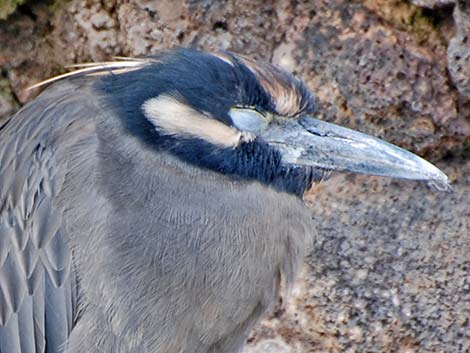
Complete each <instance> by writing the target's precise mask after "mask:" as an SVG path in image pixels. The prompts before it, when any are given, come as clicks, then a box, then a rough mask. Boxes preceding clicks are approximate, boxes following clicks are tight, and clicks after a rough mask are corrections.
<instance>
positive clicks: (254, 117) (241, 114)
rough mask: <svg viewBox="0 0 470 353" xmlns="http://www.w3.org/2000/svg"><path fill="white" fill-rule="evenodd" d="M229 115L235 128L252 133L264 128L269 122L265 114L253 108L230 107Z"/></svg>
mask: <svg viewBox="0 0 470 353" xmlns="http://www.w3.org/2000/svg"><path fill="white" fill-rule="evenodd" d="M229 115H230V118H231V119H232V123H233V125H234V126H235V127H236V128H237V129H239V130H241V131H247V132H251V133H254V134H257V133H259V132H261V131H263V130H265V129H266V127H267V126H268V124H269V119H268V118H267V117H266V116H264V115H263V114H261V113H259V112H257V111H256V110H253V109H248V108H232V109H230V112H229Z"/></svg>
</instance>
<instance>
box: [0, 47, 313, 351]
mask: <svg viewBox="0 0 470 353" xmlns="http://www.w3.org/2000/svg"><path fill="white" fill-rule="evenodd" d="M171 55H173V56H170V59H171V60H172V62H177V64H178V65H183V64H184V65H190V64H189V63H188V62H185V60H188V58H189V59H191V60H193V59H194V58H195V61H196V63H195V65H197V60H209V62H210V63H211V65H212V66H209V69H208V68H207V67H204V68H203V70H202V71H204V70H206V71H207V70H209V71H208V72H210V73H211V71H210V70H212V69H214V72H213V73H212V75H213V77H212V78H211V80H212V81H210V83H211V84H215V86H214V87H215V88H214V87H209V88H210V89H216V90H217V89H219V91H220V92H218V93H217V94H216V95H214V96H212V97H206V96H204V97H203V98H204V99H206V101H207V102H206V101H204V100H203V99H202V98H198V90H199V91H200V90H204V87H206V86H208V85H207V83H205V82H201V83H198V84H197V83H195V82H192V83H189V84H188V83H185V84H184V85H183V86H184V87H185V89H186V88H187V87H188V85H189V88H188V89H187V90H186V91H185V90H184V89H182V88H181V87H179V86H178V82H176V83H175V82H173V81H171V80H169V78H171V77H173V78H178V77H179V76H178V75H183V74H184V73H185V70H181V72H179V71H177V70H176V69H174V68H173V67H172V66H171V64H168V65H167V67H165V64H161V63H160V62H158V63H155V64H153V65H154V66H155V67H154V68H153V70H154V71H149V72H158V70H160V73H159V74H155V77H153V78H152V77H148V72H147V73H146V72H144V71H145V70H151V69H152V66H151V65H150V68H146V67H144V68H141V69H139V70H136V71H131V72H128V73H124V74H122V75H116V77H114V76H113V75H112V74H111V75H107V76H106V77H105V78H103V77H101V76H98V77H94V76H93V77H79V78H75V79H72V80H66V81H64V82H60V83H58V84H56V85H54V86H53V87H51V88H50V89H48V90H46V91H45V92H43V93H42V94H41V95H40V96H39V97H38V98H37V99H36V100H35V101H34V102H32V103H30V104H28V105H26V106H25V107H24V108H23V109H22V110H21V111H20V112H19V113H18V114H17V116H15V117H14V118H12V119H11V121H10V122H9V123H8V124H7V126H6V127H4V128H3V129H2V130H1V131H0V161H1V164H0V352H1V353H20V352H21V353H40V352H49V353H62V352H65V353H85V352H86V353H95V352H96V353H98V352H110V353H131V352H132V353H147V352H149V353H150V352H152V353H173V352H174V353H216V352H217V353H231V352H238V351H239V350H240V348H241V347H242V345H243V343H244V340H245V338H246V337H247V335H248V333H249V331H250V329H251V328H252V327H253V325H254V324H255V323H256V322H257V321H258V320H259V319H260V317H262V315H263V314H264V313H265V312H266V311H267V310H268V309H269V308H270V307H271V306H272V305H273V303H274V302H275V300H276V298H277V297H278V295H279V291H280V288H281V287H286V288H287V287H289V285H290V284H291V283H292V280H293V278H294V275H295V272H296V270H297V268H298V266H299V265H300V263H301V261H302V259H303V257H304V255H305V252H306V250H307V249H308V245H309V244H310V243H311V242H312V241H313V239H314V234H315V223H314V221H313V220H312V219H311V215H310V212H308V210H307V208H306V207H305V206H304V204H303V202H302V200H301V198H300V197H299V196H300V195H301V194H302V193H303V191H304V190H305V189H307V188H308V187H309V186H310V185H311V184H312V182H313V181H314V180H316V179H321V177H322V171H321V170H320V169H318V170H317V169H311V168H300V169H299V168H298V166H292V167H291V166H288V165H284V164H283V163H282V162H281V159H280V154H279V153H278V150H277V149H272V150H271V149H269V146H268V145H267V144H265V143H260V142H259V141H258V140H256V139H255V140H254V137H253V136H252V135H251V133H250V134H245V133H244V132H243V131H242V133H240V131H238V130H237V129H235V128H233V126H234V125H230V124H229V123H227V121H226V120H227V117H226V116H223V117H222V116H220V115H219V116H218V114H219V113H218V112H221V111H225V112H226V111H228V109H229V108H230V107H231V106H232V105H236V106H242V108H245V107H248V106H250V107H251V105H250V104H245V103H244V102H243V101H241V102H240V100H243V99H244V98H243V94H248V93H247V92H251V93H253V92H252V91H253V89H252V88H253V87H251V86H250V87H251V88H250V87H248V88H247V87H242V85H241V84H240V83H243V79H244V78H243V77H241V78H240V77H238V76H237V74H238V73H236V72H235V74H233V75H232V76H230V75H229V79H228V80H226V79H225V78H224V79H221V78H220V77H218V75H220V70H222V69H224V70H230V67H229V65H232V67H233V66H234V64H233V63H232V64H230V63H228V62H227V61H228V60H229V59H227V58H226V57H223V58H219V57H215V56H210V55H208V54H204V55H205V56H203V57H202V59H201V58H200V57H199V55H203V54H199V53H197V52H185V51H183V52H182V53H181V52H180V53H179V54H178V53H177V54H171ZM178 55H180V56H178ZM165 58H166V57H164V60H167V59H165ZM178 60H180V62H179V63H178ZM211 60H212V61H211ZM230 60H236V59H234V58H230ZM158 65H162V66H158ZM214 65H215V66H217V65H219V66H220V70H219V69H217V68H213V66H214ZM161 67H163V68H161ZM172 68H173V69H174V71H175V70H176V72H171V70H172ZM192 69H194V68H191V67H190V68H189V70H192ZM165 70H166V71H165ZM168 71H169V72H170V74H172V75H173V76H171V75H170V74H168V75H167V76H165V75H166V73H167V72H168ZM234 71H235V70H234ZM255 71H256V70H255ZM203 73H204V72H203ZM243 74H246V72H245V73H243ZM126 75H127V76H126ZM139 75H140V76H139ZM240 75H242V74H240ZM142 77H146V79H147V81H145V83H146V84H147V87H144V88H145V89H146V91H145V92H146V93H145V94H143V93H142V92H143V88H142V87H141V86H139V85H138V82H137V81H139V80H140V81H139V82H141V81H142V80H143V79H142ZM195 77H196V78H197V75H196V76H195ZM275 78H276V77H274V76H273V79H275ZM278 78H279V79H287V78H288V76H279V77H278ZM152 79H153V80H154V81H152ZM249 79H253V77H251V78H250V77H249ZM149 82H153V83H154V85H155V86H154V87H149V86H148V84H149ZM214 82H215V83H214ZM292 82H294V81H292ZM295 83H296V84H299V83H298V82H297V81H295ZM217 84H218V85H219V86H220V87H218V88H217V87H216V86H217ZM224 85H225V86H224ZM209 86H210V85H209ZM168 87H170V88H171V89H169V88H168ZM279 87H280V86H279ZM292 87H293V88H292ZM296 87H297V88H296ZM163 88H165V89H163ZM206 88H207V87H206ZM291 88H292V89H293V90H294V89H297V91H296V92H297V93H298V94H299V95H301V94H305V95H306V93H305V92H303V91H302V89H303V86H295V85H292V86H291ZM231 89H234V90H236V89H238V90H239V91H243V92H242V94H239V92H236V93H235V94H234V97H235V98H233V101H232V100H230V97H228V96H224V94H225V93H226V92H225V91H227V92H228V91H230V90H231ZM256 89H259V87H258V88H256ZM256 89H255V90H256ZM245 91H246V92H245ZM266 91H269V88H268V87H266ZM224 92H225V93H224ZM255 93H256V92H255ZM265 93H266V92H264V93H262V95H263V94H265ZM281 93H282V92H281ZM168 94H170V95H171V97H172V98H171V99H164V100H162V99H161V98H162V97H163V98H165V97H168ZM256 94H258V93H256ZM136 97H137V98H136ZM155 97H160V100H152V98H155ZM219 98H225V99H226V101H225V102H224V101H223V100H222V101H221V102H222V103H220V102H219V101H218V99H219ZM261 98H262V99H260V97H258V100H257V101H253V102H252V103H253V104H252V105H253V106H254V105H257V104H259V105H260V107H261V106H262V105H263V104H268V103H269V104H271V105H270V107H271V108H269V109H272V112H273V113H276V112H279V111H280V110H282V109H284V111H285V112H286V114H287V113H289V112H287V111H288V110H289V109H288V108H289V107H287V108H286V105H284V106H282V105H280V104H278V105H277V108H272V106H273V104H272V103H273V102H274V103H276V100H275V99H272V100H271V101H270V102H268V103H266V102H263V99H264V98H265V97H264V96H263V97H261ZM176 99H177V100H176ZM197 99H201V101H200V102H202V103H201V104H200V105H197V104H195V103H194V102H195V101H196V100H197ZM302 99H305V100H306V102H307V103H305V102H304V103H302V104H300V103H299V102H302ZM308 99H310V97H309V96H308V95H306V96H303V97H301V98H299V97H296V98H295V99H291V102H290V104H291V106H290V108H292V106H295V105H297V108H296V109H297V110H298V111H293V114H292V115H296V114H297V113H299V114H300V113H302V110H303V109H304V110H305V112H306V113H309V112H310V110H311V109H310V108H311V107H310V106H309V104H310V103H308ZM211 101H212V104H213V106H211V103H210V102H211ZM182 102H184V105H182ZM277 103H279V101H278V102H277ZM288 103H289V102H288ZM286 104H287V103H286ZM274 106H276V104H274ZM162 107H164V108H165V109H166V110H165V111H167V112H168V111H171V109H173V111H175V112H176V113H175V114H174V115H175V118H176V119H177V117H178V116H179V115H180V119H181V120H184V121H185V122H186V125H185V127H184V129H186V130H184V131H182V130H181V129H182V128H181V126H180V125H177V124H174V121H173V120H172V121H170V122H168V121H166V120H165V118H164V117H162V116H161V111H160V110H159V109H160V108H162ZM188 107H190V108H191V109H189V108H188ZM263 107H264V108H266V106H263ZM178 109H179V110H178ZM276 109H277V110H276ZM294 110H295V109H294ZM178 112H180V113H178ZM181 112H184V114H183V113H181ZM294 113H295V114H294ZM289 114H290V113H289ZM244 118H245V117H244ZM191 119H193V120H191ZM212 119H214V120H217V121H213V120H212ZM233 119H235V118H233ZM250 119H251V118H250ZM194 121H197V122H198V124H199V125H198V126H197V127H194V126H189V125H191V124H193V122H194ZM234 121H235V120H234ZM207 122H209V123H210V124H211V125H207V126H205V125H204V124H206V123H207ZM222 123H224V125H223V126H222V125H221V124H222ZM243 123H245V120H243ZM188 124H189V125H188ZM200 124H203V125H204V129H199V126H200ZM225 124H227V125H225ZM234 124H235V123H234ZM250 124H251V125H250ZM235 125H236V124H235ZM248 125H249V127H250V128H251V126H252V123H251V120H250V121H249V123H248ZM227 126H230V129H229V130H227V129H228V128H227ZM215 133H217V134H218V135H214V134H215ZM220 134H225V135H224V136H225V137H224V139H220V138H219V137H220ZM233 138H239V141H238V140H237V141H236V144H235V145H231V144H233V142H231V141H232V139H233ZM276 143H278V141H276Z"/></svg>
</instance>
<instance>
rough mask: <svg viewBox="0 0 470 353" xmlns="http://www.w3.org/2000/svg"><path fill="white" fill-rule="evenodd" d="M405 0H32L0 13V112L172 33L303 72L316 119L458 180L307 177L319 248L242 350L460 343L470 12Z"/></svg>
mask: <svg viewBox="0 0 470 353" xmlns="http://www.w3.org/2000/svg"><path fill="white" fill-rule="evenodd" d="M412 3H413V4H414V5H413V4H411V2H408V1H404V0H393V1H390V0H374V1H372V0H356V1H349V0H314V1H309V2H294V1H288V0H280V1H262V0H257V1H249V0H243V1H235V0H225V1H220V2H219V1H211V0H201V1H194V0H177V1H170V0H164V1H158V2H157V1H150V0H133V1H131V0H106V1H105V0H72V1H69V2H59V4H56V5H47V4H46V3H45V2H35V1H30V2H29V3H27V4H26V5H23V6H21V7H20V8H18V10H17V12H16V13H14V14H13V15H11V16H10V17H9V18H8V19H7V20H4V21H0V126H1V125H2V121H3V120H4V119H5V118H6V117H8V116H9V115H10V114H12V112H14V111H15V110H16V109H18V108H19V106H20V105H21V104H24V103H25V102H27V101H29V100H30V99H32V98H33V97H34V95H35V94H36V93H37V91H34V90H33V91H27V90H26V87H28V86H29V85H31V84H33V83H35V82H38V81H40V80H42V79H45V78H47V77H50V76H52V75H55V74H58V73H61V72H63V71H64V69H63V67H64V66H65V65H68V64H72V63H76V62H86V61H99V60H106V59H109V58H111V57H112V56H113V55H125V56H138V55H145V54H149V53H155V52H157V51H159V50H162V49H166V48H169V47H174V46H191V47H197V48H203V49H206V50H217V49H228V50H233V51H235V52H239V53H243V54H245V55H249V56H252V57H255V58H258V59H263V60H268V61H272V62H274V63H275V64H277V65H280V66H282V67H284V68H285V69H287V70H289V71H292V72H294V73H295V74H296V75H298V76H299V77H301V78H302V79H303V80H305V82H306V83H307V85H308V86H309V87H310V88H311V89H312V91H313V92H315V94H316V96H317V97H318V102H319V110H318V116H319V117H320V118H322V119H325V120H329V121H332V122H335V123H339V124H342V125H347V126H350V127H352V128H354V129H358V130H362V131H364V132H366V133H370V134H373V135H375V136H378V137H381V138H384V139H387V140H389V141H391V142H393V143H396V144H399V145H400V146H403V147H406V148H408V149H411V150H413V151H415V152H417V153H419V154H421V155H424V156H426V157H428V158H430V159H432V160H434V161H439V166H440V167H442V168H443V170H444V171H445V172H447V173H448V174H449V175H450V176H451V178H452V180H453V181H454V189H455V192H454V193H453V194H441V193H435V192H432V191H430V190H428V189H427V188H426V186H425V185H422V184H415V183H410V182H400V181H388V180H384V179H379V178H371V177H360V176H356V177H354V176H350V175H337V176H334V177H333V178H332V179H331V180H330V181H328V182H326V183H324V184H321V185H320V186H318V187H316V188H315V189H313V190H312V192H311V193H310V194H309V195H308V197H307V201H308V204H309V205H310V207H311V208H312V211H313V214H314V217H316V219H317V220H318V229H317V231H318V235H317V238H316V242H315V246H314V248H313V249H312V252H311V254H310V256H309V257H308V259H307V261H306V265H305V269H304V272H303V274H302V276H301V277H300V278H299V281H298V285H297V286H296V288H294V290H293V293H292V294H293V295H292V296H290V297H289V298H285V302H284V303H283V305H280V306H279V308H278V309H277V310H276V311H275V313H274V314H273V315H272V317H271V318H270V319H268V320H266V321H264V322H263V323H262V324H261V325H259V326H258V327H257V329H256V330H255V331H254V333H253V335H252V337H251V338H250V340H249V344H248V346H247V348H246V352H245V353H258V352H273V353H281V352H282V353H284V352H299V353H300V352H302V353H303V352H402V353H405V352H410V353H411V352H452V353H454V352H468V351H470V333H469V332H470V312H469V310H470V257H469V256H468V254H469V253H470V245H469V244H470V235H469V234H470V221H469V220H470V212H469V207H468V204H469V202H470V196H469V195H470V177H469V175H470V153H469V146H470V98H469V97H470V88H469V77H470V69H469V67H470V66H469V65H470V63H469V62H470V59H469V58H470V48H469V43H470V41H467V37H468V36H469V35H470V34H469V31H470V27H469V23H470V20H469V13H470V12H469V9H468V5H467V2H466V1H465V0H461V1H457V5H456V7H455V10H454V9H453V8H452V3H454V1H449V0H434V1H432V0H413V1H412ZM424 7H426V9H424ZM2 118H3V120H2Z"/></svg>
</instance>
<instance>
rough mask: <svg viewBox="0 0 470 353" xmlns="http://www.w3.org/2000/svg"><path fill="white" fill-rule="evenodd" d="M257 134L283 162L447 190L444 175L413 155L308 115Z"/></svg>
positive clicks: (448, 187) (447, 184) (274, 124)
mask: <svg viewBox="0 0 470 353" xmlns="http://www.w3.org/2000/svg"><path fill="white" fill-rule="evenodd" d="M261 137H262V138H263V139H264V140H265V141H266V142H268V143H269V144H270V145H274V146H276V147H277V148H278V149H279V150H280V152H281V153H282V156H283V160H284V161H285V162H286V163H290V164H296V165H306V166H313V167H320V168H324V169H328V170H338V171H347V172H352V173H361V174H371V175H379V176H386V177H392V178H402V179H411V180H422V181H427V182H428V183H430V184H433V185H435V186H436V187H437V188H438V189H440V190H450V186H449V183H448V179H447V176H446V175H445V174H444V173H443V172H441V171H440V170H439V169H438V168H436V167H435V166H434V165H432V164H431V163H429V162H427V161H425V160H424V159H422V158H420V157H418V156H416V155H415V154H413V153H411V152H408V151H405V150H404V149H401V148H399V147H397V146H394V145H392V144H390V143H388V142H385V141H382V140H379V139H377V138H375V137H372V136H369V135H366V134H363V133H360V132H357V131H354V130H350V129H347V128H344V127H341V126H338V125H334V124H331V123H327V122H324V121H320V120H317V119H314V118H312V117H309V116H304V117H302V118H300V119H298V120H296V119H282V120H280V121H278V122H277V123H272V124H270V127H269V128H268V129H267V130H265V132H263V133H262V135H261Z"/></svg>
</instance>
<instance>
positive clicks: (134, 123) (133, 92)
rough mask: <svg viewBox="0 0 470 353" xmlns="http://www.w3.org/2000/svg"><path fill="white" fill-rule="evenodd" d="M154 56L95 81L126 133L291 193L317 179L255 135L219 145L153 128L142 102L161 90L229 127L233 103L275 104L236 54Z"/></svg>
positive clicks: (264, 108) (269, 108)
mask: <svg viewBox="0 0 470 353" xmlns="http://www.w3.org/2000/svg"><path fill="white" fill-rule="evenodd" d="M153 59H154V60H155V62H154V63H150V64H148V65H145V66H143V67H142V68H140V69H138V70H134V71H130V72H127V73H121V74H117V75H113V74H110V75H107V76H103V77H101V78H100V79H99V80H98V81H97V83H96V88H97V89H98V90H101V91H104V92H105V93H106V99H109V101H110V105H111V106H112V107H114V108H115V109H116V111H117V115H118V116H119V118H120V119H122V123H123V125H124V127H125V128H126V129H127V130H128V131H129V133H130V134H132V135H134V136H136V137H138V138H139V139H141V140H142V141H143V142H144V143H145V144H147V145H148V146H151V147H152V148H155V149H156V150H157V151H161V150H166V151H170V152H171V153H173V154H175V155H176V156H178V157H179V158H181V159H182V160H184V161H187V162H189V163H191V164H193V165H197V166H200V167H203V168H208V169H211V170H214V171H217V172H219V173H222V174H225V175H229V176H232V177H234V178H242V179H254V180H259V181H260V182H262V183H265V184H269V185H272V186H273V187H275V188H276V189H278V190H280V191H285V192H289V193H293V194H296V195H301V194H302V193H303V192H304V191H305V190H306V189H307V188H309V187H310V186H311V184H312V182H313V181H314V180H315V179H318V173H317V172H314V171H313V170H312V169H310V168H299V167H293V166H286V165H283V164H282V163H281V155H280V152H279V151H277V150H276V149H275V148H273V147H271V146H269V145H268V144H266V143H264V142H263V141H261V140H259V139H255V140H254V141H251V142H245V143H242V144H241V145H240V146H238V147H237V148H221V147H219V146H215V145H212V144H210V143H208V142H207V141H204V140H201V139H198V138H187V137H182V136H179V137H175V136H167V135H162V134H160V133H159V132H157V130H156V129H155V127H154V126H153V125H152V124H151V123H150V122H149V121H148V120H147V118H146V117H145V116H144V114H143V112H142V105H143V103H144V102H145V101H147V100H148V99H151V98H155V97H158V96H159V95H161V94H167V95H170V96H174V97H176V98H177V99H178V100H180V101H182V102H184V104H187V105H189V106H191V107H192V108H193V109H195V110H196V111H199V112H206V113H209V114H210V115H211V116H212V117H213V118H214V119H217V120H219V121H221V122H223V123H225V124H227V125H231V120H230V117H229V115H228V113H229V110H230V108H232V107H234V106H244V107H253V108H255V109H257V110H259V111H261V112H263V111H267V112H274V109H275V107H274V104H273V101H272V98H271V97H270V96H269V95H268V94H267V92H266V91H265V89H264V88H263V87H262V86H261V85H260V83H259V82H258V80H257V77H256V76H255V74H254V73H253V72H252V71H251V70H250V69H249V68H248V67H246V66H245V65H244V64H243V63H242V61H239V60H237V59H236V57H235V56H234V57H233V65H232V64H230V63H228V62H225V61H224V60H222V59H220V58H217V57H215V56H213V55H210V54H206V53H202V52H199V51H195V50H187V49H184V50H183V49H182V50H176V51H172V52H169V53H166V54H162V55H159V56H156V57H154V58H153ZM208 119H210V118H209V117H208Z"/></svg>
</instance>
